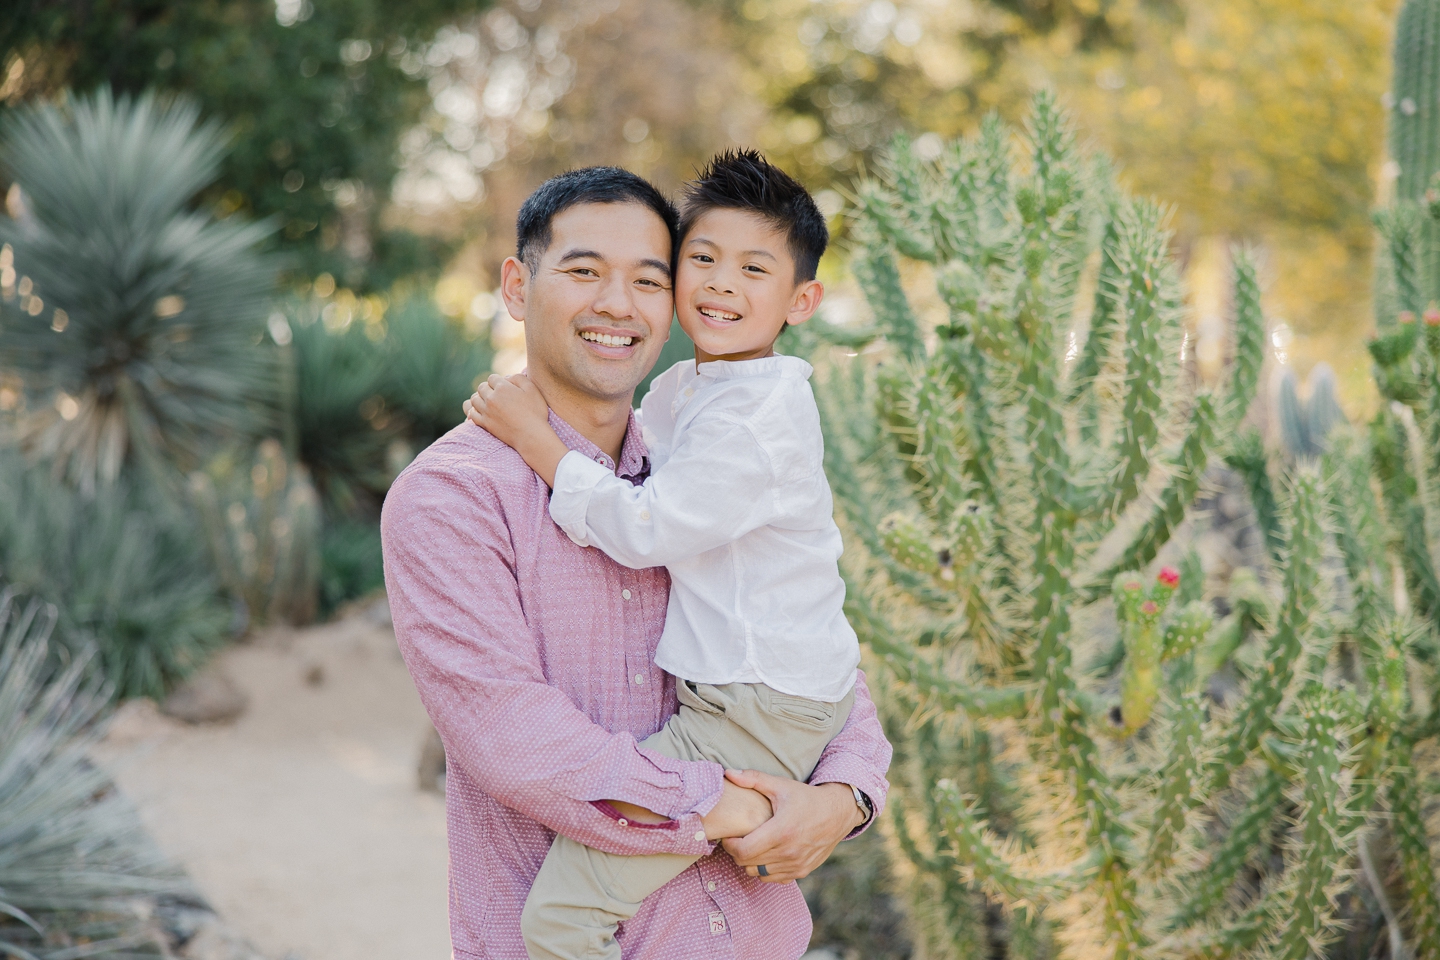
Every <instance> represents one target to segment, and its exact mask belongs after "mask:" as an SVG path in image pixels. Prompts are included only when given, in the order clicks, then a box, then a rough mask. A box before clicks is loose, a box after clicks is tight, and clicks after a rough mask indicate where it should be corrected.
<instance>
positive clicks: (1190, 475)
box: [1084, 394, 1217, 600]
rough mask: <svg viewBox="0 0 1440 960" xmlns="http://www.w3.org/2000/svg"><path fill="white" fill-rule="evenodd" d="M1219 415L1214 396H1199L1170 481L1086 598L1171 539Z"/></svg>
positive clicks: (1205, 457) (1203, 465)
mask: <svg viewBox="0 0 1440 960" xmlns="http://www.w3.org/2000/svg"><path fill="white" fill-rule="evenodd" d="M1216 418H1217V410H1216V403H1215V400H1214V398H1213V397H1212V396H1210V395H1209V394H1201V395H1200V396H1198V397H1196V398H1195V406H1194V407H1193V408H1192V409H1191V411H1190V424H1189V427H1188V429H1187V432H1186V434H1185V440H1184V442H1183V443H1182V444H1181V447H1180V451H1179V453H1178V454H1176V456H1175V458H1174V459H1173V460H1172V461H1171V464H1170V469H1171V476H1170V482H1169V483H1168V484H1166V486H1165V488H1164V489H1163V490H1162V491H1161V493H1160V499H1159V502H1158V503H1157V504H1156V505H1155V507H1154V508H1153V509H1152V510H1151V512H1150V515H1149V517H1147V518H1146V520H1145V522H1144V523H1143V524H1142V525H1141V526H1140V529H1139V530H1138V531H1137V532H1136V533H1135V535H1134V536H1132V537H1131V538H1130V542H1129V543H1127V544H1126V545H1125V547H1124V549H1122V550H1121V551H1120V554H1119V556H1118V557H1117V558H1116V559H1115V561H1114V562H1113V563H1111V564H1109V565H1108V566H1106V567H1105V568H1104V569H1102V570H1100V571H1099V572H1098V573H1096V574H1095V575H1094V576H1092V577H1090V578H1089V580H1088V581H1087V586H1086V588H1085V594H1084V595H1085V598H1086V599H1087V600H1093V599H1095V598H1096V597H1099V596H1101V595H1102V594H1103V592H1104V591H1105V590H1107V589H1108V588H1109V587H1110V583H1111V581H1112V580H1113V579H1114V577H1115V574H1116V573H1118V572H1119V571H1121V570H1129V569H1138V568H1140V567H1144V566H1145V565H1147V564H1148V563H1149V562H1150V561H1151V560H1154V559H1155V556H1156V554H1158V553H1159V552H1160V548H1161V547H1163V546H1164V545H1165V544H1166V543H1168V542H1169V541H1170V536H1171V534H1173V533H1174V532H1175V528H1176V527H1177V526H1179V525H1180V521H1182V520H1184V519H1185V510H1186V508H1187V507H1189V505H1190V504H1191V502H1193V501H1194V499H1195V494H1196V492H1197V491H1198V490H1199V489H1200V480H1201V478H1202V477H1204V475H1205V468H1206V466H1207V465H1208V464H1209V459H1210V451H1211V449H1212V448H1213V446H1214V442H1215V423H1216Z"/></svg>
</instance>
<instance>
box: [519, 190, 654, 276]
mask: <svg viewBox="0 0 1440 960" xmlns="http://www.w3.org/2000/svg"><path fill="white" fill-rule="evenodd" d="M582 203H638V204H640V205H641V206H642V207H647V208H649V209H650V210H652V211H653V212H654V213H655V216H657V217H659V218H660V219H661V220H662V221H663V222H664V224H665V229H666V230H667V231H669V233H670V259H671V261H673V260H674V259H675V250H676V248H677V247H678V246H679V243H678V241H679V239H680V236H679V233H678V232H677V229H676V213H675V207H674V205H673V204H671V203H670V201H669V200H668V199H666V197H665V195H664V194H663V193H661V192H660V191H659V190H657V189H656V188H655V186H654V185H653V184H651V183H650V181H648V180H646V179H645V178H644V177H640V176H637V175H635V174H633V173H631V172H630V171H629V170H622V169H621V168H620V167H583V168H581V169H579V170H569V171H566V172H565V173H562V174H558V175H557V176H553V177H551V178H550V179H549V180H546V181H545V182H544V183H542V184H540V186H539V187H537V188H536V189H535V192H534V193H532V194H530V196H529V197H527V198H526V200H525V202H524V203H523V204H521V205H520V213H519V215H518V216H516V218H515V255H516V256H517V257H518V258H519V259H521V260H523V261H524V262H525V265H526V266H528V267H529V268H530V269H531V270H532V271H533V270H537V269H539V265H540V256H541V254H543V253H544V252H545V251H546V250H547V249H549V247H550V238H551V230H550V225H551V223H552V222H554V220H555V218H556V217H557V216H559V215H560V214H562V213H564V212H565V211H566V210H568V209H570V208H571V207H573V206H577V205H578V204H582Z"/></svg>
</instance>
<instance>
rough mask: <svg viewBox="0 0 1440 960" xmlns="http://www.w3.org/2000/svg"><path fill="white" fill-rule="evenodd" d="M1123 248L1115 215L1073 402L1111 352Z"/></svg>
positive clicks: (1108, 225) (1074, 374)
mask: <svg viewBox="0 0 1440 960" xmlns="http://www.w3.org/2000/svg"><path fill="white" fill-rule="evenodd" d="M1119 248H1120V227H1119V224H1118V223H1117V222H1116V213H1115V211H1114V210H1112V211H1111V215H1110V216H1109V217H1108V218H1107V219H1106V221H1105V234H1104V237H1103V239H1101V241H1100V271H1099V274H1098V275H1097V276H1096V278H1095V300H1094V303H1093V305H1092V306H1091V308H1090V329H1089V330H1088V331H1087V332H1086V334H1085V346H1084V347H1083V348H1082V349H1081V351H1080V359H1079V360H1077V361H1076V362H1075V369H1074V370H1072V371H1071V373H1070V386H1069V389H1068V390H1067V391H1066V399H1067V400H1068V401H1069V402H1071V403H1074V402H1075V401H1077V400H1079V399H1080V396H1081V394H1083V393H1085V392H1086V391H1087V390H1089V389H1090V388H1091V387H1093V385H1094V382H1095V378H1096V377H1097V376H1099V374H1100V367H1101V365H1102V363H1103V362H1104V361H1105V359H1106V358H1107V357H1108V355H1109V353H1110V346H1111V338H1112V337H1113V336H1114V332H1115V317H1116V312H1117V309H1116V304H1117V301H1118V300H1119V298H1120V296H1121V285H1122V281H1123V278H1122V276H1121V272H1120V263H1119V260H1118V257H1119Z"/></svg>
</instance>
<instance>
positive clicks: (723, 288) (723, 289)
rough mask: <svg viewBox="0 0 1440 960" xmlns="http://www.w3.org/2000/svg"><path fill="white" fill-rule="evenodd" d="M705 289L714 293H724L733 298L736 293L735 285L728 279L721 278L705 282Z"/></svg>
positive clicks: (712, 278) (713, 278)
mask: <svg viewBox="0 0 1440 960" xmlns="http://www.w3.org/2000/svg"><path fill="white" fill-rule="evenodd" d="M705 289H706V290H709V291H711V292H713V293H724V294H729V295H732V296H733V295H734V293H735V287H734V285H733V284H731V283H730V282H729V280H728V279H722V278H719V277H711V278H710V279H709V280H707V281H706V282H705Z"/></svg>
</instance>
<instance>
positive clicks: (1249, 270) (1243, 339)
mask: <svg viewBox="0 0 1440 960" xmlns="http://www.w3.org/2000/svg"><path fill="white" fill-rule="evenodd" d="M1230 263H1231V269H1232V270H1233V271H1234V274H1235V279H1234V296H1235V356H1234V359H1233V360H1232V361H1231V366H1230V374H1229V382H1228V384H1227V386H1226V390H1225V421H1226V424H1227V427H1231V428H1233V426H1234V425H1237V424H1239V422H1240V421H1241V420H1242V419H1244V417H1245V412H1246V411H1247V410H1249V409H1250V401H1251V400H1253V399H1254V397H1255V389H1256V387H1257V386H1258V384H1259V383H1260V368H1261V367H1262V366H1263V365H1264V363H1265V313H1264V311H1263V310H1262V309H1261V306H1260V281H1259V279H1258V278H1257V276H1256V269H1255V253H1254V251H1253V250H1251V249H1250V248H1249V247H1246V246H1236V247H1233V248H1231V251H1230Z"/></svg>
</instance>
